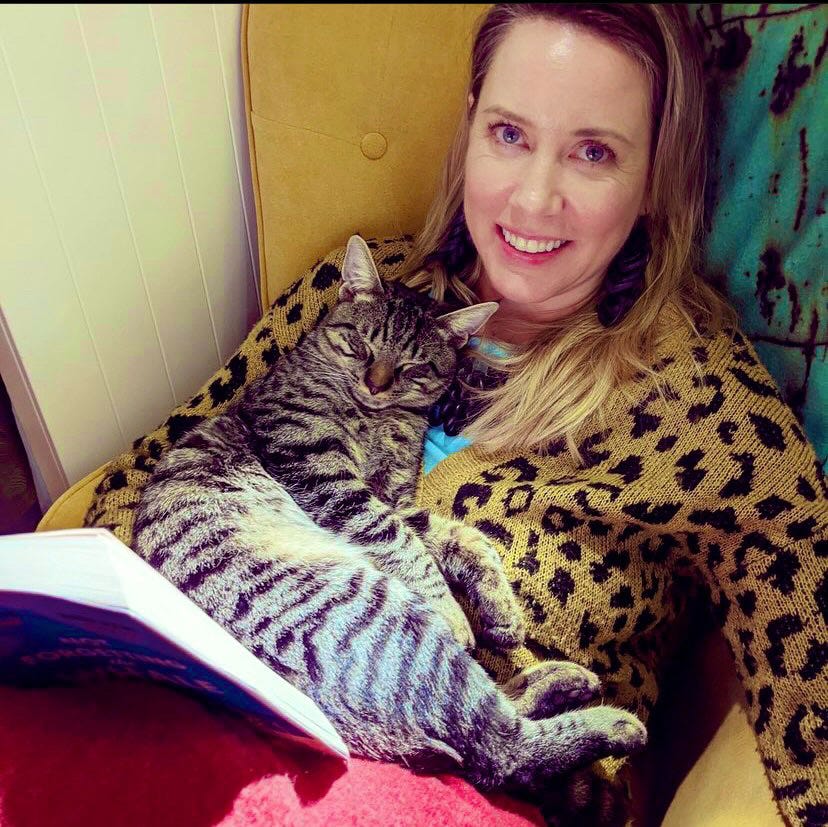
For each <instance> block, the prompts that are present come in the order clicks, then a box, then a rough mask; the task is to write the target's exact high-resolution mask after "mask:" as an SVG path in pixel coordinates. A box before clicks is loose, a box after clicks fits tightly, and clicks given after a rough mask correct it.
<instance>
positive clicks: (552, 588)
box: [547, 568, 575, 606]
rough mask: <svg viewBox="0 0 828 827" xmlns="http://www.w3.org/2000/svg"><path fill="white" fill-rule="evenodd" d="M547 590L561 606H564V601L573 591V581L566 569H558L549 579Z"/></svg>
mask: <svg viewBox="0 0 828 827" xmlns="http://www.w3.org/2000/svg"><path fill="white" fill-rule="evenodd" d="M547 588H548V589H549V593H550V594H551V595H552V596H553V597H555V598H557V600H558V602H559V603H560V604H561V605H562V606H566V601H567V600H569V597H570V595H571V594H572V593H573V592H574V591H575V581H574V580H573V579H572V575H571V574H570V573H569V572H568V571H567V570H566V569H561V568H558V569H555V573H554V574H553V575H552V577H551V578H550V580H549V583H548V585H547Z"/></svg>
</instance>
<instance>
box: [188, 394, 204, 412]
mask: <svg viewBox="0 0 828 827" xmlns="http://www.w3.org/2000/svg"><path fill="white" fill-rule="evenodd" d="M203 401H204V394H203V393H197V394H196V395H195V396H194V397H193V398H192V399H191V400H190V401H189V403H188V404H187V407H188V408H197V407H198V406H199V405H200V404H201V403H202V402H203Z"/></svg>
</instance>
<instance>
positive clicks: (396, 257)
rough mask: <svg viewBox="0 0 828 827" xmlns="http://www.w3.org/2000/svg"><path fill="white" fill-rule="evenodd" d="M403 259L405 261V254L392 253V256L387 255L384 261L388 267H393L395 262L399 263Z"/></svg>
mask: <svg viewBox="0 0 828 827" xmlns="http://www.w3.org/2000/svg"><path fill="white" fill-rule="evenodd" d="M401 261H405V255H404V254H403V253H392V254H391V255H390V256H386V257H385V258H384V259H383V260H382V263H383V264H384V265H386V266H387V267H391V266H393V265H394V264H399V263H400V262H401Z"/></svg>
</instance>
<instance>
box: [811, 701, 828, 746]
mask: <svg viewBox="0 0 828 827" xmlns="http://www.w3.org/2000/svg"><path fill="white" fill-rule="evenodd" d="M811 712H813V713H814V715H816V716H817V718H819V720H820V724H819V726H818V727H816V728H815V729H814V735H816V737H817V738H819V740H820V741H828V707H824V706H820V705H819V704H816V703H815V704H811Z"/></svg>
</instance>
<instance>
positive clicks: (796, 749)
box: [782, 704, 816, 767]
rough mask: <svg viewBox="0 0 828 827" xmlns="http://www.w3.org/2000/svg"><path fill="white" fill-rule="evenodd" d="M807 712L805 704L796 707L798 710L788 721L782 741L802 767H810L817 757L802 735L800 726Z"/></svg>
mask: <svg viewBox="0 0 828 827" xmlns="http://www.w3.org/2000/svg"><path fill="white" fill-rule="evenodd" d="M807 714H808V710H807V709H806V708H805V706H804V705H803V704H800V705H799V706H798V707H797V708H796V712H794V714H793V715H792V716H791V720H790V721H788V725H787V726H786V727H785V735H784V736H783V738H782V743H783V744H785V748H786V749H787V750H788V752H790V753H791V755H792V756H793V760H794V761H796V763H797V764H799V765H800V766H801V767H810V766H811V764H813V763H814V760H815V759H816V753H815V752H814V751H813V750H812V749H810V748H809V747H808V745H807V744H806V743H805V739H804V738H803V737H802V732H801V730H800V726H801V725H802V722H803V721H804V720H805V716H806V715H807Z"/></svg>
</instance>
